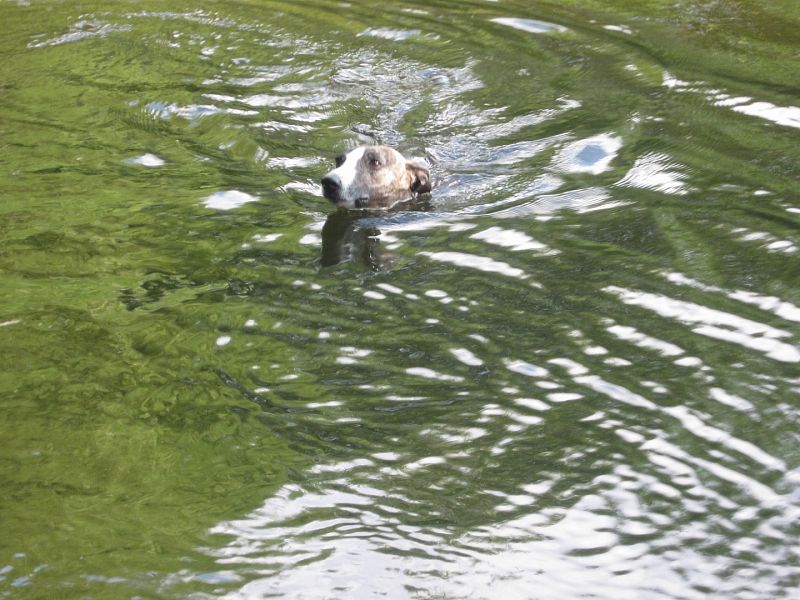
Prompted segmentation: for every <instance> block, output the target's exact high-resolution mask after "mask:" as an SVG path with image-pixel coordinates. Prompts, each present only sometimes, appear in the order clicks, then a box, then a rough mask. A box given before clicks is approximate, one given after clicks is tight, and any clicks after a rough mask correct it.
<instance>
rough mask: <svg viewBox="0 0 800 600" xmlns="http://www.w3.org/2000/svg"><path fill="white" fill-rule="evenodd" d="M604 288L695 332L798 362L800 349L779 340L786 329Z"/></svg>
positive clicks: (689, 304)
mask: <svg viewBox="0 0 800 600" xmlns="http://www.w3.org/2000/svg"><path fill="white" fill-rule="evenodd" d="M604 291H605V292H608V293H611V294H614V295H616V296H618V297H619V298H620V300H622V302H624V303H625V304H629V305H632V306H641V307H643V308H647V309H648V310H651V311H653V312H655V313H656V314H658V315H661V316H662V317H665V318H669V319H674V320H676V321H679V322H681V323H684V324H686V325H696V327H695V328H694V329H693V331H694V332H695V333H699V334H701V335H705V336H708V337H712V338H715V339H721V340H725V341H729V342H733V343H735V344H739V345H741V346H745V347H747V348H751V349H753V350H757V351H759V352H763V353H764V354H766V355H767V356H768V357H770V358H773V359H775V360H779V361H781V362H800V350H798V349H797V348H796V347H795V346H792V345H789V344H786V343H783V342H781V341H779V339H780V338H787V337H791V334H790V333H789V332H787V331H784V330H782V329H776V328H774V327H771V326H769V325H765V324H763V323H759V322H757V321H751V320H750V319H745V318H743V317H739V316H737V315H733V314H731V313H726V312H722V311H720V310H716V309H713V308H708V307H706V306H701V305H699V304H694V303H693V302H685V301H682V300H674V299H672V298H669V297H667V296H662V295H660V294H650V293H647V292H638V291H635V290H628V289H625V288H620V287H616V286H609V287H606V288H604Z"/></svg>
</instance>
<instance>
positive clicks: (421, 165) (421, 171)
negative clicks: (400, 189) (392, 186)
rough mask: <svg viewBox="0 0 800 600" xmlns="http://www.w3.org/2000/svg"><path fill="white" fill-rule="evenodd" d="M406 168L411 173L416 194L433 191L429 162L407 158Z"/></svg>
mask: <svg viewBox="0 0 800 600" xmlns="http://www.w3.org/2000/svg"><path fill="white" fill-rule="evenodd" d="M406 169H407V170H408V172H409V173H410V174H411V191H412V192H413V193H414V194H427V193H428V192H430V191H431V171H430V168H429V167H428V165H427V163H425V162H424V161H422V160H418V159H412V160H407V161H406Z"/></svg>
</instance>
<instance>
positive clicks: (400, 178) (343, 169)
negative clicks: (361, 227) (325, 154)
mask: <svg viewBox="0 0 800 600" xmlns="http://www.w3.org/2000/svg"><path fill="white" fill-rule="evenodd" d="M430 191H431V174H430V170H429V169H428V167H427V166H426V165H425V164H424V163H422V162H421V161H416V160H408V159H406V158H405V157H404V156H403V155H402V154H400V153H399V152H398V151H397V150H394V149H393V148H389V147H387V146H359V147H358V148H355V149H353V150H350V151H349V152H347V153H346V154H341V155H339V156H337V157H336V168H335V169H333V170H332V171H330V172H329V173H328V174H327V175H325V177H323V178H322V192H323V194H324V195H325V197H326V198H327V199H328V200H330V201H331V202H333V203H334V204H335V205H336V206H340V207H342V208H348V209H355V208H389V207H390V206H392V205H393V204H396V203H398V202H402V201H404V200H410V199H412V198H414V197H416V196H418V195H419V194H424V193H427V192H430Z"/></svg>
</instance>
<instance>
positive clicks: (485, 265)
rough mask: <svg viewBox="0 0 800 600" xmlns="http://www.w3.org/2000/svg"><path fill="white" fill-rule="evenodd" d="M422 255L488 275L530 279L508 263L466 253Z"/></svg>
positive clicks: (421, 253)
mask: <svg viewBox="0 0 800 600" xmlns="http://www.w3.org/2000/svg"><path fill="white" fill-rule="evenodd" d="M420 255H421V256H427V257H428V258H430V259H431V260H435V261H439V262H446V263H451V264H454V265H456V266H459V267H468V268H470V269H477V270H478V271H486V272H488V273H500V274H501V275H507V276H509V277H516V278H517V279H527V278H528V276H527V275H526V274H525V272H524V271H523V270H522V269H517V268H516V267H512V266H511V265H509V264H508V263H504V262H501V261H499V260H494V259H492V258H489V257H487V256H478V255H476V254H466V253H464V252H420Z"/></svg>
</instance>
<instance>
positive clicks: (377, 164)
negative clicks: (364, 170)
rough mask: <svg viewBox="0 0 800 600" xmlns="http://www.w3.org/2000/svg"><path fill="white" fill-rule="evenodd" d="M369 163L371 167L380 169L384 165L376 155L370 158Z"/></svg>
mask: <svg viewBox="0 0 800 600" xmlns="http://www.w3.org/2000/svg"><path fill="white" fill-rule="evenodd" d="M367 164H368V165H369V166H370V167H372V168H373V169H379V168H380V167H382V166H383V165H382V164H381V161H380V159H378V158H374V157H373V158H370V159H369V160H368V161H367Z"/></svg>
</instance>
